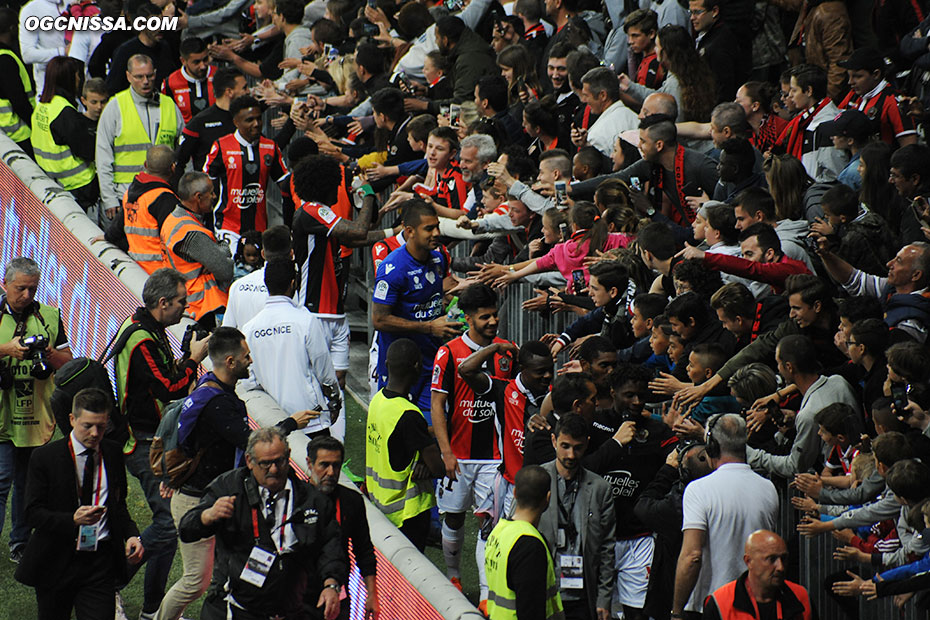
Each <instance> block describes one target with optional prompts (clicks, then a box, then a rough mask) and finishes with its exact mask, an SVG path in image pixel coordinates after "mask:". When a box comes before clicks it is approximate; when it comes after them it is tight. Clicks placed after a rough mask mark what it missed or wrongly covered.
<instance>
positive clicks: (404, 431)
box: [365, 338, 446, 551]
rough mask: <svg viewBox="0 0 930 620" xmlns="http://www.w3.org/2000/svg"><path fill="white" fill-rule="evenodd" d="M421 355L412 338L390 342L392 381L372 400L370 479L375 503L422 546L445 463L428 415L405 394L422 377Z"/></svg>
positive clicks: (367, 450) (368, 455) (367, 445)
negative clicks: (434, 488)
mask: <svg viewBox="0 0 930 620" xmlns="http://www.w3.org/2000/svg"><path fill="white" fill-rule="evenodd" d="M420 357H421V353H420V350H419V348H417V345H416V343H414V342H413V341H412V340H410V339H409V338H401V339H399V340H395V341H394V342H392V343H391V346H390V347H388V351H387V364H386V365H387V372H388V378H387V383H386V384H385V386H384V388H383V389H381V390H379V391H378V393H377V394H375V396H374V398H372V399H371V403H370V404H369V405H368V422H367V436H368V440H367V441H366V442H365V463H366V469H365V483H366V485H367V486H368V493H369V495H370V496H371V501H372V502H373V503H374V505H375V506H377V507H378V509H379V510H380V511H381V512H383V513H384V516H386V517H387V518H388V520H390V521H391V523H393V524H394V525H396V526H397V527H398V528H400V531H401V532H403V533H404V535H405V536H406V537H407V538H408V539H410V542H412V543H413V545H414V546H415V547H416V548H417V549H419V550H420V551H423V549H425V548H426V538H427V535H428V534H429V524H430V508H432V507H433V506H435V505H436V496H435V494H434V492H433V480H432V479H433V478H439V477H441V476H443V475H444V474H445V471H446V468H445V466H444V465H443V464H442V457H441V456H440V455H439V446H438V445H436V440H435V439H433V438H432V436H431V435H430V434H429V428H428V427H427V425H426V417H425V416H424V415H423V412H422V411H420V410H419V409H418V408H417V406H416V405H415V404H413V403H412V402H410V401H409V400H407V397H406V395H407V394H409V393H410V389H411V388H412V387H413V386H414V384H416V382H417V381H418V380H419V379H420Z"/></svg>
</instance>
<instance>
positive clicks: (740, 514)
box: [681, 463, 778, 612]
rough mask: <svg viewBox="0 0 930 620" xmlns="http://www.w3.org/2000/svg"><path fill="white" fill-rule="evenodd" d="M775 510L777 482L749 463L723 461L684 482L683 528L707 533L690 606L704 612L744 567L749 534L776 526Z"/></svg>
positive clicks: (689, 600)
mask: <svg viewBox="0 0 930 620" xmlns="http://www.w3.org/2000/svg"><path fill="white" fill-rule="evenodd" d="M777 514H778V494H777V493H776V492H775V485H773V484H772V482H771V481H770V480H768V479H766V478H763V477H762V476H760V475H758V474H756V473H754V472H753V471H752V469H750V467H749V465H747V464H745V463H725V464H723V465H721V466H720V467H718V468H717V470H716V471H714V472H713V473H711V474H709V475H707V476H704V477H703V478H699V479H697V480H695V481H694V482H691V483H690V484H689V485H688V486H687V487H685V495H684V499H683V520H682V525H681V529H682V531H684V530H703V531H704V532H705V533H706V534H707V536H706V539H705V542H704V548H703V549H702V553H703V561H702V562H701V573H700V574H699V575H698V580H697V582H696V583H695V584H694V589H693V590H692V591H691V598H689V599H688V604H687V605H685V609H686V610H687V611H696V612H699V611H703V609H704V599H705V598H706V597H707V596H708V595H709V594H711V593H712V592H714V590H716V589H717V588H719V587H720V586H722V585H724V584H725V583H728V582H730V581H733V580H734V579H736V578H737V577H739V576H740V575H741V574H742V573H743V571H745V570H746V564H745V563H744V562H743V548H744V546H745V544H746V538H748V537H749V535H750V534H752V533H753V532H755V531H756V530H760V529H765V530H772V529H774V528H775V518H776V515H777Z"/></svg>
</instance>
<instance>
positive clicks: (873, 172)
mask: <svg viewBox="0 0 930 620" xmlns="http://www.w3.org/2000/svg"><path fill="white" fill-rule="evenodd" d="M890 172H891V147H890V146H889V145H888V144H887V143H886V142H870V143H869V144H866V145H865V146H864V147H862V150H861V151H859V176H860V178H861V179H862V188H861V189H860V190H859V200H860V201H862V204H864V205H865V206H866V208H868V209H869V211H874V212H875V213H877V214H879V215H880V216H882V217H883V218H884V219H885V221H886V222H888V225H889V226H890V227H891V229H892V230H894V231H897V230H898V227H899V226H900V225H901V210H900V208H898V209H892V208H891V207H892V205H893V204H895V203H897V202H899V201H900V195H899V194H898V190H896V189H895V187H894V185H892V184H891V183H890V182H889V181H888V175H889V174H890Z"/></svg>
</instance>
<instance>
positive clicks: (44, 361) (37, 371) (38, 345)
mask: <svg viewBox="0 0 930 620" xmlns="http://www.w3.org/2000/svg"><path fill="white" fill-rule="evenodd" d="M21 342H22V345H23V346H24V347H26V349H27V350H26V359H27V360H29V361H30V362H32V369H31V370H30V371H29V374H30V375H31V376H32V378H33V379H38V380H40V381H42V380H45V379H48V378H49V377H50V376H52V372H53V371H52V366H51V365H50V364H49V363H48V357H47V356H46V354H45V352H46V350H47V349H48V344H49V343H48V338H47V337H45V336H43V335H41V334H37V335H35V336H29V337H28V338H23V339H22V340H21Z"/></svg>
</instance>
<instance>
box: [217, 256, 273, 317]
mask: <svg viewBox="0 0 930 620" xmlns="http://www.w3.org/2000/svg"><path fill="white" fill-rule="evenodd" d="M267 300H268V289H267V288H266V287H265V268H264V267H262V268H261V269H256V270H255V271H253V272H252V273H248V274H246V275H244V276H242V277H241V278H239V279H238V280H236V281H235V282H233V283H232V286H230V287H229V301H228V302H227V303H226V313H225V314H224V315H223V327H238V328H239V329H242V326H243V325H245V324H246V323H248V322H249V321H251V320H252V319H254V318H255V315H256V314H258V313H259V312H261V311H262V308H264V307H265V302H266V301H267Z"/></svg>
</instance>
